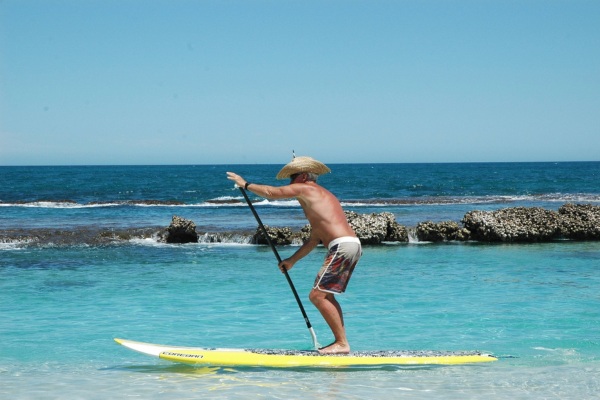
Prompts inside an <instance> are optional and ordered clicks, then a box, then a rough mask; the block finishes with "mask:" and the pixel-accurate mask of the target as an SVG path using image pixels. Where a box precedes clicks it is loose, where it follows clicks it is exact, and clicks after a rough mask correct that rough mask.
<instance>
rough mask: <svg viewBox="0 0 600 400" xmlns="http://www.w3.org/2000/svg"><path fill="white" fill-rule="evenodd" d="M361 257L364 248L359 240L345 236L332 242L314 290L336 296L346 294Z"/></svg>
mask: <svg viewBox="0 0 600 400" xmlns="http://www.w3.org/2000/svg"><path fill="white" fill-rule="evenodd" d="M361 256H362V247H361V245H360V240H358V238H355V237H352V236H344V237H340V238H337V239H335V240H332V241H331V243H329V251H328V252H327V255H326V256H325V261H324V262H323V266H322V267H321V270H320V271H319V273H318V274H317V278H316V279H315V284H314V287H313V289H318V290H320V291H322V292H328V293H335V294H339V293H344V292H345V291H346V286H348V281H349V280H350V276H351V275H352V271H354V267H356V264H357V263H358V260H359V259H360V257H361Z"/></svg>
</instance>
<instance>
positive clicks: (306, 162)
mask: <svg viewBox="0 0 600 400" xmlns="http://www.w3.org/2000/svg"><path fill="white" fill-rule="evenodd" d="M300 172H312V173H315V174H317V175H322V174H326V173H328V172H331V170H330V169H329V168H328V167H327V165H325V164H323V163H322V162H320V161H317V160H315V159H314V158H311V157H305V156H298V157H296V156H294V158H292V161H290V163H289V164H287V165H286V166H285V167H283V168H282V169H281V171H279V173H278V174H277V179H286V178H289V177H290V176H292V175H294V174H297V173H300Z"/></svg>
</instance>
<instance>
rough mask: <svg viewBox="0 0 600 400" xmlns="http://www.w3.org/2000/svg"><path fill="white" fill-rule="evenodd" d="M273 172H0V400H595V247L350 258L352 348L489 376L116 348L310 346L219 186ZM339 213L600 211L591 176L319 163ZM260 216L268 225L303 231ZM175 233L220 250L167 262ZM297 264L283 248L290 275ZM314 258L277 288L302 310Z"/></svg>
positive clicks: (240, 213) (408, 215)
mask: <svg viewBox="0 0 600 400" xmlns="http://www.w3.org/2000/svg"><path fill="white" fill-rule="evenodd" d="M279 167H280V166H276V165H229V166H227V165H212V166H114V167H108V166H107V167H97V166H89V167H0V317H1V319H0V342H1V343H2V346H0V398H15V399H28V398H31V399H58V398H69V399H76V398H81V399H96V398H98V399H104V398H178V399H179V398H181V399H186V398H190V399H196V398H228V399H229V398H233V399H235V398H240V399H242V398H249V397H258V398H270V399H277V398H282V399H283V398H285V399H288V398H315V399H321V398H342V399H363V398H382V399H383V398H386V399H387V398H390V397H392V398H409V399H410V398H414V399H421V398H428V399H430V398H431V399H465V398H494V399H515V398H547V399H552V398H556V399H564V398H577V399H592V398H597V396H598V393H600V379H599V378H600V307H599V304H600V242H573V241H556V242H552V243H537V244H481V243H474V242H471V243H453V242H449V243H440V244H433V243H419V242H414V241H413V242H411V243H402V244H397V243H395V244H392V243H388V244H384V245H381V246H365V249H364V256H363V258H362V259H361V262H360V263H359V265H358V267H357V269H356V271H355V273H354V276H353V278H352V280H351V282H350V284H349V287H348V291H347V293H345V294H344V295H343V296H342V297H341V298H340V303H341V304H342V307H343V308H344V311H345V320H346V327H347V331H348V337H349V340H350V343H351V345H352V348H353V350H385V349H395V350H401V349H406V350H457V351H458V350H480V351H483V352H489V353H492V354H494V355H496V356H498V357H499V360H498V361H497V362H494V363H487V364H481V365H463V366H441V367H440V366H437V367H428V366H422V367H385V368H352V369H300V368H298V369H268V368H218V367H192V366H186V365H178V364H173V363H169V362H166V361H162V360H158V359H154V358H150V357H148V356H144V355H141V354H138V353H134V352H131V351H130V350H127V349H125V348H123V347H121V346H118V345H117V344H115V343H114V342H113V338H114V337H123V338H127V339H132V340H140V341H148V342H153V343H162V344H174V345H182V346H204V347H243V348H280V349H309V348H311V347H312V340H311V337H310V334H309V332H308V330H307V329H306V325H305V323H304V320H303V318H302V315H301V313H300V311H299V309H298V306H297V304H296V302H295V300H294V297H293V295H292V293H291V291H290V288H289V286H288V284H287V282H286V280H285V278H284V277H283V275H282V274H281V273H280V272H279V271H278V269H277V267H276V260H275V257H274V256H273V253H272V252H271V250H270V249H269V248H268V247H267V246H256V245H252V244H249V243H248V234H249V232H250V233H251V232H253V231H254V229H255V228H256V221H255V220H254V218H253V216H252V214H251V212H250V210H249V209H248V207H247V206H246V205H245V204H244V203H243V199H242V198H241V196H240V193H239V191H238V190H237V189H235V188H233V187H232V184H231V182H230V181H228V180H227V179H226V178H225V171H228V170H233V171H235V172H238V173H240V174H241V175H243V176H244V177H245V178H247V179H248V180H250V181H253V182H261V183H269V184H278V182H277V181H275V180H274V178H273V177H274V175H275V174H276V173H277V171H278V170H279ZM330 167H331V168H332V170H333V173H332V174H330V175H326V176H323V177H322V178H321V180H320V182H321V183H322V184H323V185H325V186H327V187H328V188H330V189H331V190H332V191H333V192H334V193H335V194H336V195H337V196H338V197H339V198H340V200H341V201H342V202H343V204H344V206H345V208H346V209H350V210H353V211H357V212H359V213H370V212H384V211H388V212H392V213H394V214H395V216H396V218H397V220H398V222H400V223H401V224H404V225H407V226H413V225H416V223H418V222H420V221H425V220H433V221H443V220H455V221H460V219H461V218H462V216H463V215H464V214H465V213H466V212H467V211H470V210H474V209H484V210H493V209H499V208H505V207H514V206H528V207H529V206H540V207H544V208H548V209H558V208H559V207H560V206H561V205H562V204H564V203H566V202H577V203H591V204H596V205H598V204H600V185H599V184H598V178H599V177H600V163H598V162H589V163H490V164H372V165H366V164H360V165H351V164H348V165H331V166H330ZM255 200H256V208H257V211H258V213H259V214H260V216H261V218H262V220H263V222H264V223H265V224H267V225H275V226H290V227H293V228H299V227H301V226H303V225H304V224H305V221H304V219H303V215H302V211H301V209H300V208H299V206H298V204H297V203H296V202H294V201H278V202H269V201H265V200H262V199H255ZM173 215H180V216H182V217H184V218H188V219H192V220H193V221H194V222H195V223H196V225H197V230H198V231H200V232H207V233H213V232H217V233H229V234H231V233H233V234H231V235H229V236H225V237H226V238H227V240H223V241H221V242H219V243H212V242H210V241H209V240H206V241H201V242H200V243H194V244H183V245H167V244H163V243H160V242H159V241H157V239H156V238H157V233H158V232H159V231H160V230H161V229H163V228H164V227H166V226H168V224H169V223H170V220H171V217H172V216H173ZM294 250H295V247H294V246H283V247H280V248H279V252H280V254H281V255H282V256H283V257H285V256H286V255H289V254H291V253H292V252H293V251H294ZM323 256H324V249H323V248H321V247H319V248H317V249H315V251H313V253H311V254H310V255H309V256H307V257H306V258H305V259H303V260H302V261H301V262H300V263H298V264H297V265H296V266H295V267H294V269H292V270H291V272H290V276H291V278H292V280H293V281H294V284H295V287H296V289H297V290H298V292H299V293H300V296H301V298H302V300H303V302H304V306H305V308H306V310H307V313H308V316H309V318H310V321H311V323H312V325H313V327H314V329H315V331H316V334H317V337H318V339H319V342H321V343H322V344H326V343H329V342H330V341H331V340H332V337H331V333H330V332H329V330H328V328H327V326H326V324H325V323H324V321H323V320H322V319H321V317H320V315H319V313H318V312H317V311H316V310H315V309H314V308H313V307H312V305H311V304H310V302H309V301H308V299H307V294H308V291H309V288H310V286H311V284H312V281H313V279H314V275H315V273H316V271H317V269H318V266H319V265H320V262H321V260H322V257H323Z"/></svg>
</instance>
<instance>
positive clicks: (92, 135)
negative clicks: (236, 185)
mask: <svg viewBox="0 0 600 400" xmlns="http://www.w3.org/2000/svg"><path fill="white" fill-rule="evenodd" d="M598 21H600V2H599V1H580V0H569V1H552V0H548V1H540V0H538V1H532V0H519V1H510V0H505V1H494V0H477V1H452V0H444V1H442V0H439V1H428V0H419V1H416V0H415V1H409V0H404V1H402V0H398V1H377V0H371V1H357V0H347V1H335V0H327V1H326V0H323V1H312V0H303V1H291V0H279V1H274V0H273V1H266V0H265V1H258V0H257V1H252V0H247V1H236V0H230V1H227V0H222V1H212V0H205V1H183V0H169V1H158V0H145V1H141V0H137V1H134V0H118V1H114V0H101V1H100V0H98V1H95V0H44V1H41V0H38V1H33V0H3V1H0V165H70V164H214V163H218V164H236V163H276V164H282V163H286V162H288V161H289V159H290V157H291V151H292V149H294V150H295V151H296V154H298V155H311V156H313V157H315V158H318V159H320V160H322V161H323V162H326V163H343V162H470V161H579V160H591V161H597V160H599V158H600V23H598Z"/></svg>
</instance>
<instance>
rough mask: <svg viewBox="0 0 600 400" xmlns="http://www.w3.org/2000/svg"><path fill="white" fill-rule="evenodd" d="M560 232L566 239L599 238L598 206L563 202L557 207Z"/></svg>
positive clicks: (599, 209)
mask: <svg viewBox="0 0 600 400" xmlns="http://www.w3.org/2000/svg"><path fill="white" fill-rule="evenodd" d="M558 213H559V215H560V220H561V224H560V232H561V235H562V236H563V237H564V238H566V239H574V240H599V239H600V206H594V205H591V204H570V203H569V204H565V205H563V206H562V207H560V208H559V209H558Z"/></svg>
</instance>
